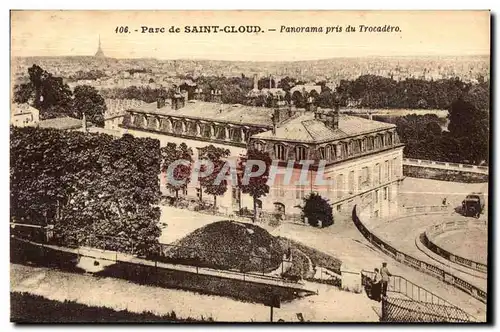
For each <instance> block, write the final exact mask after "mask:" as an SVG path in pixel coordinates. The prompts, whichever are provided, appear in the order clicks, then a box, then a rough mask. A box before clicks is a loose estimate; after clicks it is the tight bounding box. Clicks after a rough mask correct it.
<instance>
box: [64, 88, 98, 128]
mask: <svg viewBox="0 0 500 332" xmlns="http://www.w3.org/2000/svg"><path fill="white" fill-rule="evenodd" d="M73 93H74V98H73V101H72V108H71V110H72V112H73V116H74V117H76V118H78V119H81V118H82V117H83V113H85V115H86V117H87V120H89V121H90V122H92V123H94V124H96V125H98V126H100V127H104V112H105V111H106V103H105V102H104V98H102V97H101V95H100V94H99V93H98V92H97V90H96V89H95V88H94V87H92V86H90V85H78V86H76V87H75V90H74V92H73Z"/></svg>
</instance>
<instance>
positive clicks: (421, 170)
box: [403, 164, 488, 183]
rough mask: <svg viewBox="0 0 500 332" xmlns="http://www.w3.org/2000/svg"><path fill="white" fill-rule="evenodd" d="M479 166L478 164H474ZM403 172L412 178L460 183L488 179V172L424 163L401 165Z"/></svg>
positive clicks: (485, 180)
mask: <svg viewBox="0 0 500 332" xmlns="http://www.w3.org/2000/svg"><path fill="white" fill-rule="evenodd" d="M476 167H479V166H476ZM403 174H404V175H405V176H408V177H412V178H424V179H432V180H440V181H452V182H462V183H481V182H487V181H488V173H478V172H471V171H470V170H469V169H465V168H464V169H446V168H436V167H429V166H426V165H413V164H407V165H403Z"/></svg>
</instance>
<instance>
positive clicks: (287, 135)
mask: <svg viewBox="0 0 500 332" xmlns="http://www.w3.org/2000/svg"><path fill="white" fill-rule="evenodd" d="M395 127H396V126H395V125H393V124H389V123H385V122H379V121H373V120H367V119H363V118H360V117H356V116H350V115H344V114H340V115H339V128H338V129H330V128H329V127H327V126H325V124H324V123H323V122H322V121H320V120H315V119H314V114H313V113H306V114H303V115H300V116H297V117H295V118H292V119H290V120H288V121H287V122H285V123H283V124H282V125H281V126H279V127H277V128H276V134H273V132H272V131H266V132H263V133H260V134H256V135H254V136H252V137H253V138H258V139H259V138H260V139H271V140H279V141H292V142H303V143H322V142H329V141H336V140H341V139H345V138H348V137H353V136H358V135H364V134H368V133H372V132H376V131H380V130H385V129H391V128H395Z"/></svg>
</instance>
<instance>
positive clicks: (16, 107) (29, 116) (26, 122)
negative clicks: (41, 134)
mask: <svg viewBox="0 0 500 332" xmlns="http://www.w3.org/2000/svg"><path fill="white" fill-rule="evenodd" d="M39 122H40V111H39V110H37V109H36V108H34V107H31V106H30V105H28V104H13V105H12V107H11V112H10V124H11V125H13V126H15V127H28V126H36V125H38V123H39Z"/></svg>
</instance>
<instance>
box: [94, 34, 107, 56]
mask: <svg viewBox="0 0 500 332" xmlns="http://www.w3.org/2000/svg"><path fill="white" fill-rule="evenodd" d="M95 57H96V58H105V57H106V56H105V55H104V52H103V51H102V48H101V35H99V46H98V48H97V52H96V53H95Z"/></svg>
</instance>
